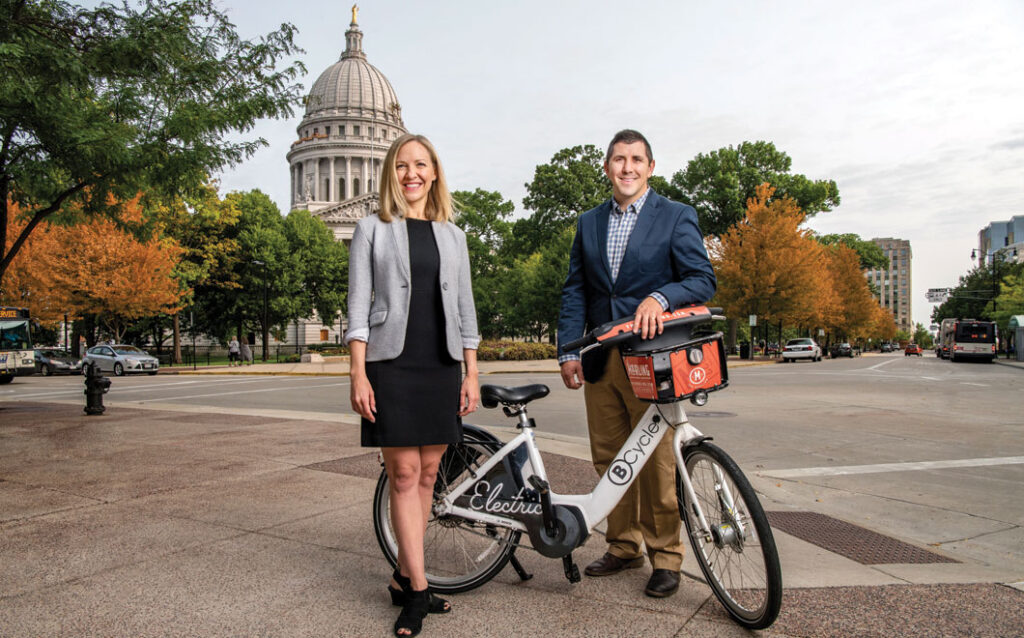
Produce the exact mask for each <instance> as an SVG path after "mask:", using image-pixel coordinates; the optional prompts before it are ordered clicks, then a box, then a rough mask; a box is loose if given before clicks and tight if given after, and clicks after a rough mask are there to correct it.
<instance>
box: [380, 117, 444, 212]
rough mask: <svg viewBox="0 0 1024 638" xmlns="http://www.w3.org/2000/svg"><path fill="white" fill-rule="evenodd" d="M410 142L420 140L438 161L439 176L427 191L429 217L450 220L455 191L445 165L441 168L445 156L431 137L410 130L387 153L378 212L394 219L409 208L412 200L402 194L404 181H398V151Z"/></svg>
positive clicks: (435, 167) (381, 178)
mask: <svg viewBox="0 0 1024 638" xmlns="http://www.w3.org/2000/svg"><path fill="white" fill-rule="evenodd" d="M409 142H419V143H420V144H422V145H423V148H425V149H427V153H429V154H430V160H431V161H432V162H433V163H434V173H435V175H436V176H437V179H436V180H435V181H434V183H433V185H431V187H430V192H429V193H427V206H426V215H427V219H429V220H431V221H435V222H446V221H449V220H451V218H452V215H453V211H452V195H451V193H449V192H448V181H447V180H446V179H445V177H444V169H443V168H441V160H440V159H438V157H437V151H436V150H435V149H434V145H433V144H431V143H430V140H428V139H427V138H425V137H424V136H422V135H414V134H412V133H408V134H406V135H403V136H402V137H400V138H398V139H397V140H395V141H394V143H393V144H392V145H391V148H389V149H388V154H387V155H385V156H384V166H383V169H382V170H381V176H380V211H378V213H377V214H378V216H379V217H380V218H381V221H385V222H390V221H391V220H392V219H394V218H395V217H405V215H406V213H407V212H408V204H406V201H405V195H403V194H402V185H401V184H399V183H398V170H397V169H396V167H395V165H396V164H397V163H398V151H400V150H401V149H402V147H403V146H405V145H406V144H408V143H409Z"/></svg>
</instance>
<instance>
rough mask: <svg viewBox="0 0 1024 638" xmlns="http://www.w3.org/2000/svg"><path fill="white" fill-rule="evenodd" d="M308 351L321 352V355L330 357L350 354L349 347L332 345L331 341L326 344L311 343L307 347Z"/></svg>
mask: <svg viewBox="0 0 1024 638" xmlns="http://www.w3.org/2000/svg"><path fill="white" fill-rule="evenodd" d="M306 350H308V351H310V352H319V353H320V354H322V355H326V356H329V357H333V356H337V355H347V354H349V352H348V346H344V345H341V344H337V343H331V342H329V341H328V342H325V343H311V344H309V345H308V346H306Z"/></svg>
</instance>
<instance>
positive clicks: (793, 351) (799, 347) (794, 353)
mask: <svg viewBox="0 0 1024 638" xmlns="http://www.w3.org/2000/svg"><path fill="white" fill-rule="evenodd" d="M797 359H810V360H811V361H821V346H819V345H818V344H817V343H815V341H814V339H809V338H802V339H790V340H789V341H787V342H786V347H785V348H783V349H782V361H783V363H785V362H786V361H796V360H797Z"/></svg>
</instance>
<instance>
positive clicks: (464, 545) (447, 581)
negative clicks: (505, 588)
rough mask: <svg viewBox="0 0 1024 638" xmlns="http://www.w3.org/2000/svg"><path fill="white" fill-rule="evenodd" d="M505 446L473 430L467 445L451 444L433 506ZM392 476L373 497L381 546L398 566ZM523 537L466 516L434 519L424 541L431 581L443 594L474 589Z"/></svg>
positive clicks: (382, 477) (500, 565) (380, 482)
mask: <svg viewBox="0 0 1024 638" xmlns="http://www.w3.org/2000/svg"><path fill="white" fill-rule="evenodd" d="M500 448H501V445H500V443H498V442H496V440H490V439H486V438H484V437H482V436H480V435H477V434H475V433H473V432H471V431H470V430H468V429H467V430H466V431H465V437H464V440H463V442H462V443H459V444H456V445H450V446H448V449H447V450H446V451H445V453H444V456H443V457H441V464H440V466H439V467H438V470H437V481H436V482H435V483H434V503H438V502H440V501H441V500H442V499H443V498H444V497H445V496H447V494H448V493H449V492H450V491H451V490H452V488H454V487H457V486H458V485H459V484H461V483H462V482H463V481H464V480H466V479H467V478H469V477H470V476H471V472H472V471H474V470H475V469H476V468H478V467H480V466H481V465H483V464H484V463H486V462H487V460H488V459H489V458H491V456H493V455H494V453H495V452H497V451H498V450H499V449H500ZM389 488H390V485H389V482H388V475H387V473H386V472H384V471H381V473H380V479H378V481H377V490H376V492H375V493H374V496H373V528H374V532H375V533H376V535H377V543H378V544H379V545H380V548H381V551H383V552H384V556H385V558H387V560H388V562H389V563H391V565H392V567H394V566H396V565H398V539H397V538H396V536H395V530H394V527H393V526H392V525H391V499H390V489H389ZM520 536H521V533H520V532H518V531H515V530H511V529H508V528H504V527H498V526H495V525H488V524H485V523H480V522H478V521H471V520H467V519H465V518H462V517H461V516H451V515H447V516H436V515H431V517H430V520H428V521H427V530H426V533H425V534H424V537H423V558H424V565H425V567H426V573H427V582H428V583H429V584H430V587H431V588H432V589H433V590H434V591H436V592H440V593H449V594H454V593H457V592H462V591H467V590H470V589H475V588H476V587H479V586H481V585H483V584H484V583H486V582H487V581H489V580H491V579H492V578H494V577H495V576H496V575H497V574H498V572H500V571H501V570H502V568H504V567H505V565H506V564H507V563H508V560H509V558H510V557H511V556H512V552H514V551H515V549H516V545H517V544H518V543H519V537H520Z"/></svg>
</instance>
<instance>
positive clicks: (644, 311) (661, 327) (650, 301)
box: [563, 297, 665, 376]
mask: <svg viewBox="0 0 1024 638" xmlns="http://www.w3.org/2000/svg"><path fill="white" fill-rule="evenodd" d="M664 312H665V309H664V308H662V307H661V304H660V303H658V300H657V299H655V298H654V297H647V298H646V299H644V300H643V301H641V302H640V305H639V306H637V309H636V316H635V317H634V318H633V332H635V333H637V334H639V335H640V338H641V339H653V338H654V337H656V336H658V335H660V334H661V333H662V332H664V331H665V324H664V322H663V320H662V318H661V315H662V313H664ZM563 376H564V373H563Z"/></svg>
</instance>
